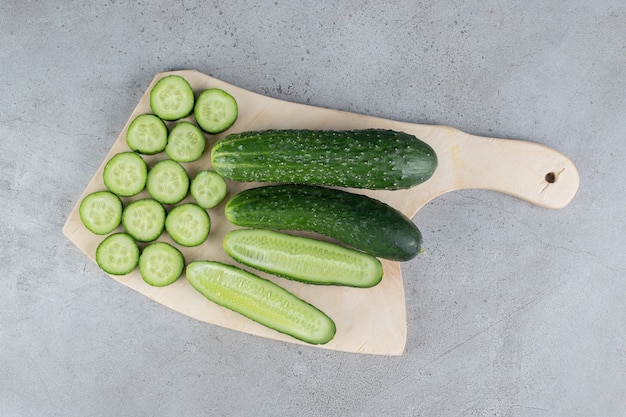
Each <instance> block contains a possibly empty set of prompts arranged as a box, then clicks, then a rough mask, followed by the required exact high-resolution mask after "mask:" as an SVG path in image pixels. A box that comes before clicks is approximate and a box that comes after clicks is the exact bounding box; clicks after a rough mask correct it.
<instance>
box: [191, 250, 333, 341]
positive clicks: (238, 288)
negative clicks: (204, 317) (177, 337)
mask: <svg viewBox="0 0 626 417" xmlns="http://www.w3.org/2000/svg"><path fill="white" fill-rule="evenodd" d="M224 270H227V271H230V273H231V274H233V275H236V276H237V278H236V279H234V280H233V279H225V278H228V277H224V274H223V273H222V272H223V271H224ZM186 277H187V281H189V284H190V285H191V286H192V287H193V288H194V289H195V290H196V291H198V292H199V293H200V294H202V295H203V296H204V297H206V298H207V299H208V300H209V301H212V302H214V303H216V304H218V305H220V306H222V307H225V308H227V309H229V310H232V311H234V312H236V313H239V314H241V315H243V316H244V317H247V318H249V319H250V320H253V321H256V322H257V323H259V324H261V325H263V326H266V327H268V328H270V329H273V330H276V331H278V332H280V333H283V334H286V335H289V336H291V337H293V338H295V339H298V340H301V341H303V342H306V343H309V344H313V345H319V344H325V343H328V342H329V341H330V340H332V338H333V337H334V336H335V332H336V327H335V323H334V321H333V320H332V319H331V318H330V317H329V316H328V315H326V314H325V313H324V312H323V311H321V310H319V309H318V308H317V307H315V306H313V305H312V304H309V303H307V302H306V301H304V300H302V299H300V298H298V297H297V296H296V295H294V294H293V293H291V292H289V291H287V290H286V289H284V288H282V287H281V286H279V285H277V284H275V283H273V282H271V281H269V280H266V279H264V278H261V277H259V276H258V275H255V274H252V273H250V272H247V271H244V270H243V269H241V268H238V267H235V266H231V265H227V264H223V263H220V262H215V261H193V262H191V263H190V264H189V265H187V267H186ZM231 278H232V276H231ZM285 304H287V305H288V306H289V307H285ZM298 312H299V313H300V317H299V318H298V317H296V318H295V319H294V320H291V321H290V319H289V318H288V317H289V313H293V315H296V316H297V315H298ZM303 314H306V315H307V316H308V319H309V320H304V319H303ZM293 315H292V318H293ZM281 320H282V321H283V322H282V323H281V322H280V321H281ZM284 321H288V322H289V321H290V323H288V324H285V323H284ZM311 327H315V329H314V330H311Z"/></svg>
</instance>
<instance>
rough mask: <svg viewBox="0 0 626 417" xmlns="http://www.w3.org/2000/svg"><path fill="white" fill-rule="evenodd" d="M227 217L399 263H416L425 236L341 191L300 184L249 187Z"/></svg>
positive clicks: (389, 211)
mask: <svg viewBox="0 0 626 417" xmlns="http://www.w3.org/2000/svg"><path fill="white" fill-rule="evenodd" d="M225 214H226V218H227V219H228V220H229V221H230V222H231V223H233V224H235V225H237V226H243V227H254V228H261V229H263V228H265V229H277V230H300V231H310V232H315V233H319V234H321V235H325V236H328V237H331V238H334V239H337V240H339V241H341V242H343V243H345V244H347V245H350V246H352V247H353V248H355V249H359V250H362V251H363V252H366V253H369V254H370V255H372V256H375V257H378V258H384V259H390V260H395V261H408V260H410V259H412V258H414V257H415V256H416V255H417V254H418V253H419V252H420V250H421V245H422V234H421V233H420V231H419V229H418V228H417V226H416V225H415V223H413V221H412V220H411V219H409V218H408V217H406V216H405V215H404V214H402V213H400V212H399V211H397V210H396V209H394V208H393V207H391V206H389V205H387V204H385V203H383V202H381V201H378V200H376V199H373V198H370V197H367V196H365V195H362V194H356V193H351V192H348V191H344V190H341V189H334V188H326V187H318V186H308V185H297V184H287V185H271V186H263V187H257V188H251V189H248V190H244V191H241V192H240V193H238V194H236V195H235V196H234V197H233V198H232V199H231V200H230V201H229V202H228V203H227V204H226V207H225Z"/></svg>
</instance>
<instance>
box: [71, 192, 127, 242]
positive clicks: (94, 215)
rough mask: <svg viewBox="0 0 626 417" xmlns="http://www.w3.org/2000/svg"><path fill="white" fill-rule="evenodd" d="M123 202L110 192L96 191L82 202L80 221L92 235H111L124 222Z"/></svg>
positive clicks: (79, 210)
mask: <svg viewBox="0 0 626 417" xmlns="http://www.w3.org/2000/svg"><path fill="white" fill-rule="evenodd" d="M122 210H123V206H122V200H120V198H119V197H118V196H117V195H115V194H113V193H112V192H110V191H96V192H94V193H91V194H89V195H87V196H86V197H85V198H83V200H82V201H81V202H80V206H79V209H78V212H79V215H80V220H81V221H82V222H83V225H85V227H86V228H87V230H89V231H90V232H92V233H95V234H97V235H106V234H108V233H111V232H112V231H113V230H115V228H116V227H117V226H119V225H120V223H121V221H122Z"/></svg>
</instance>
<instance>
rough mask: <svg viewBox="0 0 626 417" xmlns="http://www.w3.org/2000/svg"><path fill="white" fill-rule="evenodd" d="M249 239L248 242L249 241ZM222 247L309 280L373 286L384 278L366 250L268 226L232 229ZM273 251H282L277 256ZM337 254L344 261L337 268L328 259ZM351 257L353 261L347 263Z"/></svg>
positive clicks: (262, 267)
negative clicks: (288, 232)
mask: <svg viewBox="0 0 626 417" xmlns="http://www.w3.org/2000/svg"><path fill="white" fill-rule="evenodd" d="M246 240H248V242H249V243H247V244H246V242H245V241H246ZM250 242H252V243H250ZM223 247H224V250H225V251H226V253H228V255H229V256H230V257H231V258H233V259H234V260H236V261H237V262H239V263H241V264H243V265H247V266H250V267H252V268H255V269H257V270H259V271H264V272H267V273H270V274H273V275H276V276H278V277H281V278H286V279H290V280H294V281H299V282H305V283H307V284H315V285H342V286H347V287H356V288H370V287H373V286H375V285H377V284H378V283H379V282H380V281H381V280H382V278H383V266H382V264H381V263H380V261H379V260H378V258H375V257H373V256H371V255H369V254H367V253H364V252H361V251H356V250H353V249H349V248H346V247H344V246H340V245H337V244H334V243H330V242H324V241H321V240H317V239H312V238H307V237H301V236H293V235H289V234H285V233H280V232H275V231H271V230H267V229H236V230H232V231H230V232H229V233H227V234H226V236H225V237H224V241H223ZM295 248H298V249H295ZM250 253H263V254H264V255H263V256H262V259H253V258H254V256H249V254H250ZM272 253H279V255H278V257H275V256H273V255H272ZM337 258H339V259H341V260H342V261H343V265H342V268H338V269H336V268H334V267H330V266H328V263H326V262H330V263H332V262H333V259H335V260H336V259H337ZM329 259H330V260H329ZM350 261H351V262H352V264H350V265H348V262H350ZM294 264H296V265H297V266H296V267H295V270H294V268H293V267H291V266H290V265H294ZM298 266H303V268H298ZM343 267H345V268H349V269H350V270H346V269H344V268H343Z"/></svg>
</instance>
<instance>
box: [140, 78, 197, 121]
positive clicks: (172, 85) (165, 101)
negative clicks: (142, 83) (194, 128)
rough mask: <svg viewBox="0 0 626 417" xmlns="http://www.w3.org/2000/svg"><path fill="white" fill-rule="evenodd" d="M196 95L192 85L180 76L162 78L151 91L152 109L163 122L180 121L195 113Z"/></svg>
mask: <svg viewBox="0 0 626 417" xmlns="http://www.w3.org/2000/svg"><path fill="white" fill-rule="evenodd" d="M193 106H194V94H193V90H192V88H191V85H189V83H188V82H187V80H185V79H184V78H183V77H181V76H180V75H168V76H166V77H163V78H161V79H160V80H159V81H157V83H156V84H155V85H154V87H152V90H150V108H151V109H152V112H153V113H154V114H155V115H157V116H158V117H160V118H161V119H163V120H178V119H182V118H183V117H187V116H189V114H191V112H192V111H193Z"/></svg>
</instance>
